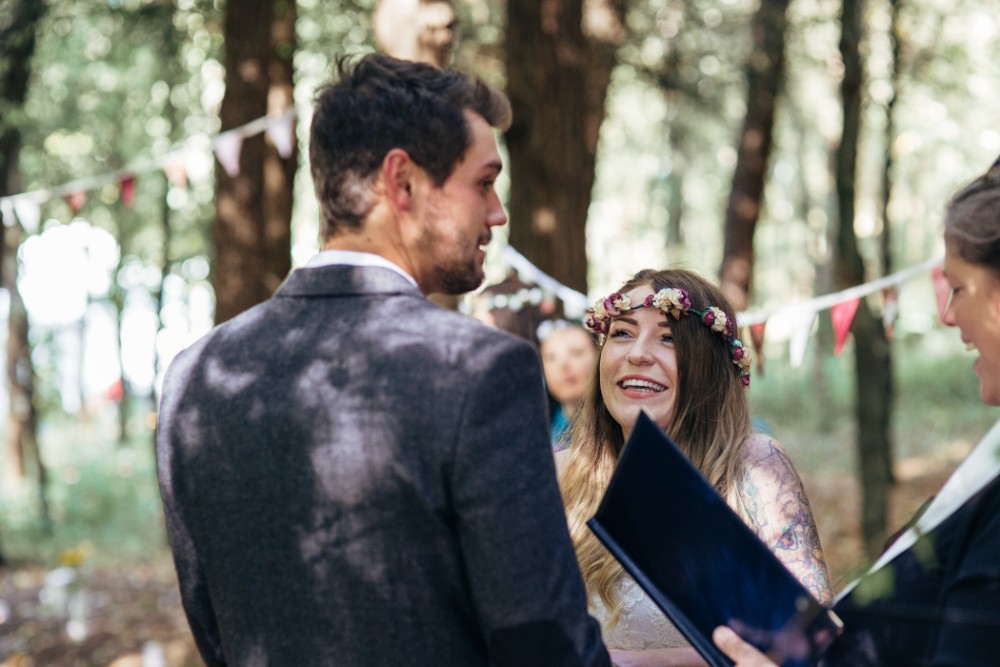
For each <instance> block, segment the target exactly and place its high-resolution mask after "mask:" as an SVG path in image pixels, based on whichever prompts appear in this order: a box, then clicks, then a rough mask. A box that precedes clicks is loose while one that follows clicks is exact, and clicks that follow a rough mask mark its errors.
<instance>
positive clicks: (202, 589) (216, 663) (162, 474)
mask: <svg viewBox="0 0 1000 667" xmlns="http://www.w3.org/2000/svg"><path fill="white" fill-rule="evenodd" d="M193 356H194V355H193V354H191V353H190V352H188V353H187V355H182V356H180V357H178V358H177V359H176V360H175V362H174V363H173V365H172V367H171V368H170V369H169V371H168V373H167V376H166V378H165V380H164V383H163V394H162V398H161V401H160V413H159V421H158V426H157V433H156V466H157V474H158V477H159V484H160V496H161V498H162V500H163V511H164V519H165V521H166V527H167V539H168V540H169V542H170V548H171V550H172V552H173V556H174V565H175V567H176V568H177V579H178V583H179V585H180V592H181V602H182V603H183V606H184V613H185V614H186V615H187V618H188V623H189V625H190V626H191V632H192V634H193V635H194V640H195V644H196V645H197V647H198V651H199V653H201V656H202V659H203V660H204V661H205V664H206V665H207V666H208V667H226V664H227V663H226V659H225V657H224V656H223V653H222V639H221V637H220V635H219V629H218V625H217V623H216V621H215V611H214V609H213V608H212V600H211V598H210V596H209V592H208V585H207V583H206V581H205V576H204V573H203V572H202V568H201V564H200V555H199V553H198V549H197V548H196V547H195V544H194V540H192V539H191V534H190V532H189V529H188V526H187V523H186V522H185V517H184V514H185V508H184V504H183V488H182V484H183V477H184V475H183V472H182V471H181V470H179V467H180V465H181V456H179V452H178V444H177V442H176V437H177V435H178V434H179V432H180V430H181V429H182V428H183V423H182V419H183V418H182V416H181V415H178V414H177V406H176V402H175V400H174V398H175V397H178V396H179V395H180V394H181V393H182V392H181V391H180V390H179V386H178V385H179V384H181V383H182V382H183V379H182V378H183V377H184V375H185V373H184V371H183V368H184V367H185V366H186V365H187V364H188V363H189V360H190V359H191V357H193ZM185 357H186V358H185Z"/></svg>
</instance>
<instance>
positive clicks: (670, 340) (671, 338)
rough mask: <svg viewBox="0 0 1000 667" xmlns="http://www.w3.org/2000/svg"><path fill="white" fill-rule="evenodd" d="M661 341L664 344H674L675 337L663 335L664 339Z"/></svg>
mask: <svg viewBox="0 0 1000 667" xmlns="http://www.w3.org/2000/svg"><path fill="white" fill-rule="evenodd" d="M660 340H662V341H663V342H664V343H673V342H674V337H673V334H663V337H662V338H660Z"/></svg>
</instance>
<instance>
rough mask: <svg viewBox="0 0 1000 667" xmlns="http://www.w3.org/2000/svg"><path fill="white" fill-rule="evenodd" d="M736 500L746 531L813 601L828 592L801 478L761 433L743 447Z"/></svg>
mask: <svg viewBox="0 0 1000 667" xmlns="http://www.w3.org/2000/svg"><path fill="white" fill-rule="evenodd" d="M743 466H744V471H745V472H744V475H743V482H742V484H741V485H740V486H741V489H740V490H741V494H740V495H741V496H742V500H743V503H744V507H745V509H746V513H747V519H748V523H749V524H750V528H751V529H753V531H754V532H755V533H756V534H757V537H759V538H760V539H761V540H763V542H764V544H766V545H767V546H768V547H769V548H770V549H771V551H773V552H774V555H775V556H777V557H778V560H780V561H781V562H782V563H784V564H785V567H787V568H788V569H789V570H791V572H792V574H794V575H795V576H796V578H798V580H799V581H801V582H802V584H803V585H804V586H805V587H806V588H807V589H809V592H811V593H812V594H813V595H814V596H815V597H816V599H817V600H819V601H820V602H822V603H823V604H829V603H830V602H831V600H832V597H833V594H832V591H831V589H830V575H829V573H828V571H827V568H826V558H825V557H824V556H823V548H822V547H821V546H820V543H819V533H818V532H817V531H816V522H815V521H814V520H813V515H812V510H811V509H810V508H809V499H808V498H806V492H805V489H804V488H803V486H802V480H801V479H800V478H799V474H798V473H797V472H796V471H795V467H794V466H793V465H792V462H791V460H789V458H788V455H787V454H786V453H785V450H784V449H783V448H782V447H781V445H780V444H778V442H777V441H776V440H774V439H773V438H770V437H768V436H766V435H763V434H754V435H752V436H750V438H749V439H748V440H747V442H746V444H745V445H744V452H743Z"/></svg>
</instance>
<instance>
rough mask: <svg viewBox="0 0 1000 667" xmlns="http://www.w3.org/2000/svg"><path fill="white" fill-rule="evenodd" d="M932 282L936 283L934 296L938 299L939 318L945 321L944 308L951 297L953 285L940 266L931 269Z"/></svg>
mask: <svg viewBox="0 0 1000 667" xmlns="http://www.w3.org/2000/svg"><path fill="white" fill-rule="evenodd" d="M931 282H932V283H933V284H934V297H935V298H936V299H937V308H938V319H939V320H941V321H942V322H944V310H945V308H947V307H948V300H949V299H950V298H951V287H949V286H948V279H947V278H945V277H944V270H943V269H942V268H941V267H940V266H935V267H934V268H933V269H931Z"/></svg>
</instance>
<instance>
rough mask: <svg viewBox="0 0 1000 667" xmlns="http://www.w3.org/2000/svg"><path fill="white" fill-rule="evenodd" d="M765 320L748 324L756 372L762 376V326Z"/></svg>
mask: <svg viewBox="0 0 1000 667" xmlns="http://www.w3.org/2000/svg"><path fill="white" fill-rule="evenodd" d="M766 324H767V322H756V323H754V324H751V325H750V342H751V343H752V344H753V354H754V356H755V357H757V372H758V373H760V376H761V377H764V326H765V325H766Z"/></svg>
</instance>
